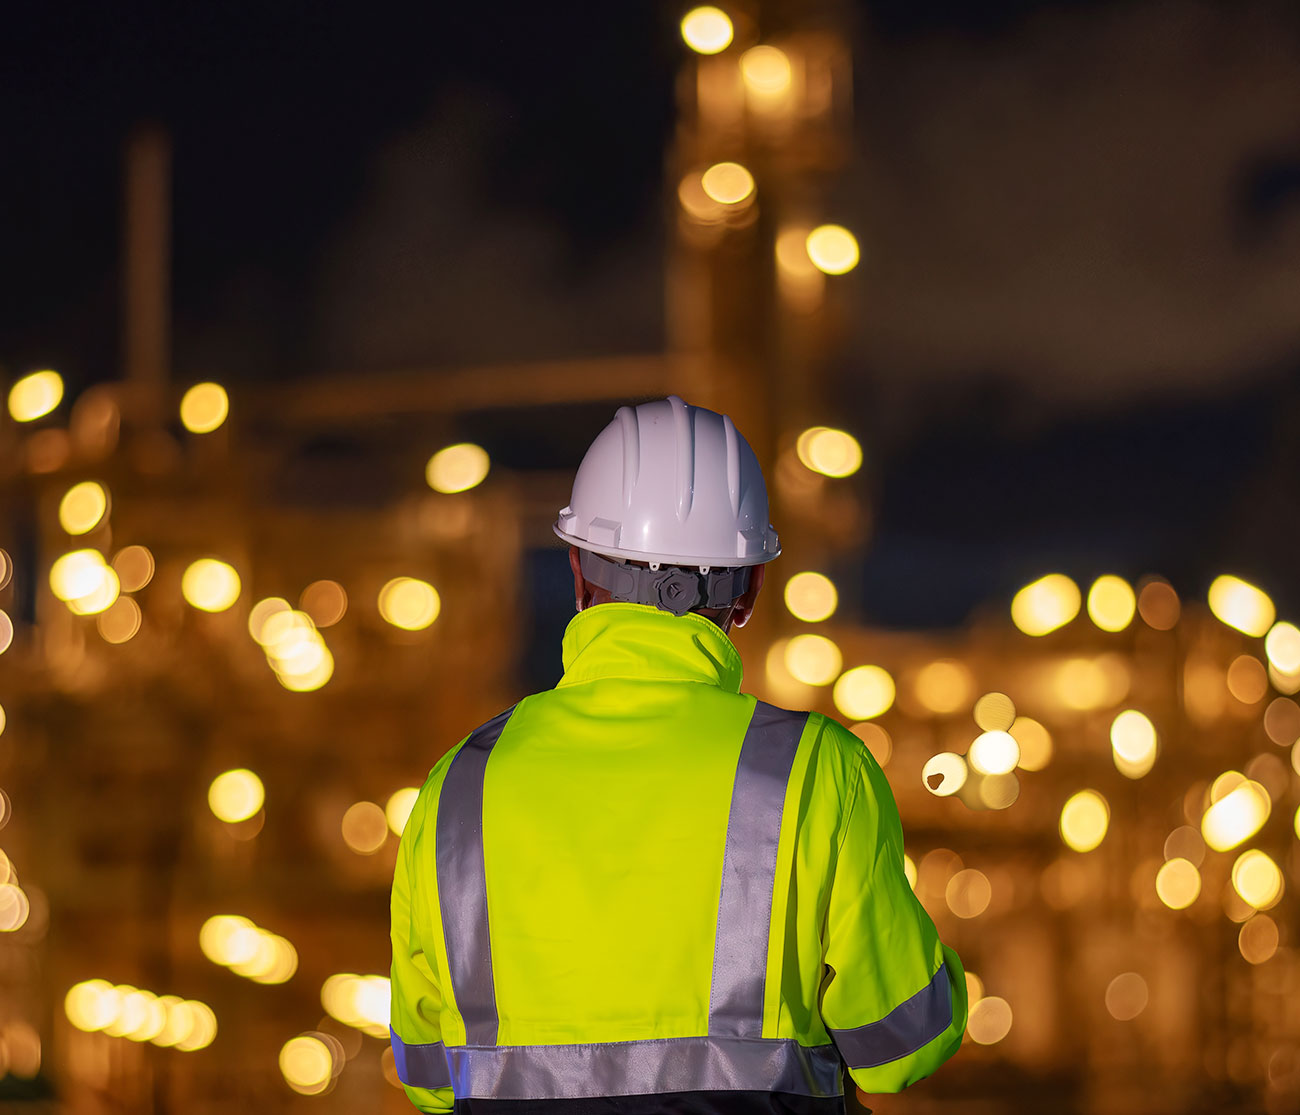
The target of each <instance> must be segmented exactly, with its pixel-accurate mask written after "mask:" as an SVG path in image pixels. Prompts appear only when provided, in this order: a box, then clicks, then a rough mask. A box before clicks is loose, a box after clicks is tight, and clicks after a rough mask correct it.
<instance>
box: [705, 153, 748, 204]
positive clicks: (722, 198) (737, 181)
mask: <svg viewBox="0 0 1300 1115" xmlns="http://www.w3.org/2000/svg"><path fill="white" fill-rule="evenodd" d="M700 185H701V187H703V189H704V192H705V194H706V195H707V196H708V197H709V198H711V199H712V200H713V201H716V202H717V203H718V204H719V205H740V204H742V203H745V202H749V201H752V200H753V198H754V176H753V175H752V174H750V173H749V171H748V170H746V169H745V168H744V167H743V166H741V165H740V164H739V163H714V164H713V166H711V167H709V169H708V170H706V171H705V172H704V173H703V174H702V175H700Z"/></svg>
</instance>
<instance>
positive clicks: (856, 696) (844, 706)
mask: <svg viewBox="0 0 1300 1115" xmlns="http://www.w3.org/2000/svg"><path fill="white" fill-rule="evenodd" d="M895 693H896V690H895V687H894V679H893V678H892V677H890V675H889V672H888V671H887V670H886V669H884V667H882V666H855V667H854V668H853V669H851V670H846V671H845V672H844V673H842V674H841V675H840V678H839V680H838V681H837V682H836V683H835V688H834V689H833V690H832V691H831V699H832V700H833V701H834V702H835V707H836V708H837V709H839V710H840V712H842V713H843V714H844V715H845V716H847V717H848V718H849V719H850V720H874V719H875V718H876V717H877V716H880V715H881V714H882V713H884V712H887V711H888V710H889V708H890V706H892V705H893V703H894V696H895Z"/></svg>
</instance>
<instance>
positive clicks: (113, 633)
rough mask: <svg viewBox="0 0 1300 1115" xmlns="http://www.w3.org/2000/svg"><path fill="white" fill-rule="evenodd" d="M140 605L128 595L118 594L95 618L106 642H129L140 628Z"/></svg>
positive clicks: (117, 643)
mask: <svg viewBox="0 0 1300 1115" xmlns="http://www.w3.org/2000/svg"><path fill="white" fill-rule="evenodd" d="M142 618H143V617H142V616H141V614H140V605H139V604H137V603H136V602H135V601H134V600H132V599H131V598H130V597H129V596H119V597H118V598H117V599H116V600H114V601H113V603H112V604H111V605H109V607H108V608H107V609H105V610H104V611H102V612H100V613H99V615H98V617H97V618H96V620H95V625H96V626H97V627H98V628H99V634H100V636H101V637H102V638H103V640H104V642H106V643H113V644H116V645H120V644H121V643H126V642H130V640H131V639H133V638H135V636H136V634H137V633H138V632H139V630H140V624H141V622H142Z"/></svg>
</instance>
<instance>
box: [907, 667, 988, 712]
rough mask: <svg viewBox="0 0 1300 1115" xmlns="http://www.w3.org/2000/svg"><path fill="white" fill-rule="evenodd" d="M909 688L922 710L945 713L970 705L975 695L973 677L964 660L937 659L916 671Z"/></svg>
mask: <svg viewBox="0 0 1300 1115" xmlns="http://www.w3.org/2000/svg"><path fill="white" fill-rule="evenodd" d="M912 688H913V691H914V692H915V694H916V699H917V700H918V701H919V702H920V703H921V704H922V705H923V706H924V707H925V708H926V709H928V710H929V711H930V712H934V713H938V714H940V715H946V714H949V713H954V712H957V711H958V710H959V709H963V708H965V707H966V706H967V705H969V704H970V702H971V701H972V699H973V698H974V696H975V678H974V676H973V675H972V674H971V671H970V667H969V666H967V665H966V663H964V662H959V661H958V660H957V659H955V658H940V659H937V660H936V661H934V662H927V663H926V664H925V665H924V666H922V667H921V669H920V670H918V671H917V673H916V677H915V678H914V679H913V681H912Z"/></svg>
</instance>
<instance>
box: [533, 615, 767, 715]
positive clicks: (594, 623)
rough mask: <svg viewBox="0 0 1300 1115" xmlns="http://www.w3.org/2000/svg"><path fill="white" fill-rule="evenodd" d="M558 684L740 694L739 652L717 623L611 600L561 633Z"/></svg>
mask: <svg viewBox="0 0 1300 1115" xmlns="http://www.w3.org/2000/svg"><path fill="white" fill-rule="evenodd" d="M562 653H563V660H564V676H563V677H562V678H561V679H560V681H559V685H557V688H559V687H560V686H565V685H580V684H582V683H583V682H587V681H596V680H598V679H600V678H613V677H621V678H638V679H645V680H649V679H657V680H663V681H702V682H705V683H707V684H709V685H716V686H719V687H720V688H722V689H727V690H730V691H731V692H732V693H739V692H740V679H741V674H742V670H743V667H742V665H741V661H740V652H739V651H737V650H736V647H735V645H734V644H733V643H732V641H731V640H730V639H729V638H728V637H727V635H726V634H725V633H724V632H723V630H722V628H720V627H719V626H718V625H717V624H716V623H714V622H713V621H712V620H710V619H706V618H705V617H704V616H700V615H696V614H695V613H694V612H687V613H686V614H685V615H684V616H675V615H673V614H672V613H671V612H662V611H660V610H659V609H658V608H655V607H653V606H652V605H650V604H629V603H625V602H623V601H610V602H609V603H607V604H596V605H593V606H592V607H590V608H586V609H584V610H583V611H581V612H579V613H578V614H577V615H575V616H574V617H573V619H571V620H570V621H569V625H568V627H567V628H565V631H564V643H563V648H562Z"/></svg>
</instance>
